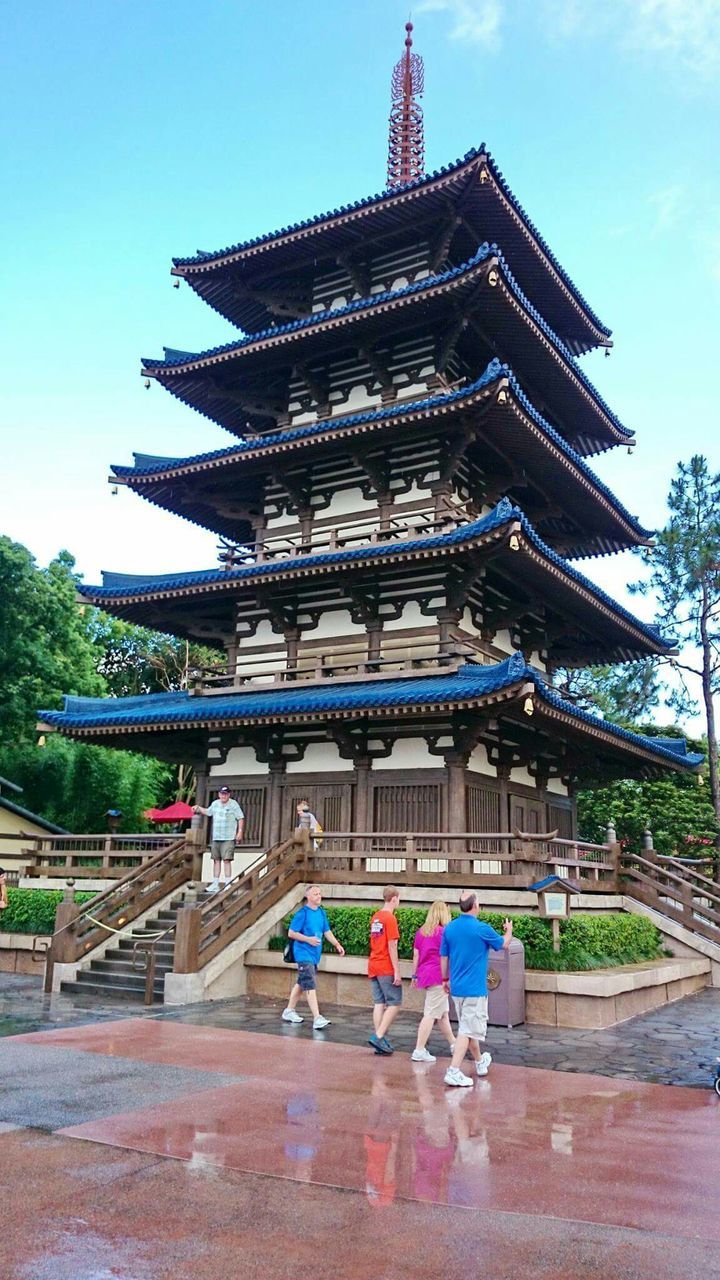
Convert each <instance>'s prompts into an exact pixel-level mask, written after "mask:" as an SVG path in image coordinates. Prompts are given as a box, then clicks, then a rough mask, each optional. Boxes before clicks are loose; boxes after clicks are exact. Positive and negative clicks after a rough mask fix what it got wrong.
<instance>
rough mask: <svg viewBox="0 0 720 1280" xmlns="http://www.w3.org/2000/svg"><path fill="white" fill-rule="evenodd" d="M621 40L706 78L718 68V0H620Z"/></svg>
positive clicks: (719, 25) (719, 5) (719, 66)
mask: <svg viewBox="0 0 720 1280" xmlns="http://www.w3.org/2000/svg"><path fill="white" fill-rule="evenodd" d="M622 7H623V8H624V9H625V11H626V14H627V19H628V23H627V29H626V34H625V40H624V43H625V44H626V45H627V46H628V47H630V48H635V49H638V50H640V51H642V52H643V53H645V54H651V55H653V54H660V55H667V56H668V57H670V58H671V59H673V60H675V61H677V62H680V63H682V64H683V66H684V69H685V70H686V71H690V72H692V73H693V74H694V75H696V76H698V77H700V78H702V79H706V78H708V77H710V76H711V75H713V74H714V73H715V72H717V71H718V69H720V0H622Z"/></svg>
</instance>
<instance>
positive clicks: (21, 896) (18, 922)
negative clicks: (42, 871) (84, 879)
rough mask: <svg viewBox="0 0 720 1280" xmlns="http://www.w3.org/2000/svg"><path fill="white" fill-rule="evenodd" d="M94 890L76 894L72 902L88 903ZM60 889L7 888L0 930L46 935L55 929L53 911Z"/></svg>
mask: <svg viewBox="0 0 720 1280" xmlns="http://www.w3.org/2000/svg"><path fill="white" fill-rule="evenodd" d="M94 897H95V894H94V893H90V892H88V893H84V892H83V893H76V894H75V901H76V902H80V903H82V902H88V901H89V900H90V898H94ZM62 898H63V895H62V891H61V890H60V889H8V904H7V907H6V908H5V910H4V911H2V912H0V929H1V930H2V932H3V933H42V934H50V933H52V932H53V930H54V928H55V912H56V911H57V906H58V903H59V902H62Z"/></svg>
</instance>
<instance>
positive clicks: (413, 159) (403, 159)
mask: <svg viewBox="0 0 720 1280" xmlns="http://www.w3.org/2000/svg"><path fill="white" fill-rule="evenodd" d="M412 29H413V24H412V22H406V23H405V30H406V32H407V35H406V37H405V52H404V54H403V56H402V58H401V59H400V61H399V62H398V63H396V64H395V68H394V70H393V73H392V85H391V89H390V95H391V98H392V107H391V109H390V142H389V146H388V186H389V187H401V186H403V185H404V184H405V183H406V182H412V181H413V179H414V178H421V177H422V176H423V174H424V173H425V138H424V133H423V113H422V107H421V106H420V104H419V102H416V101H415V99H416V98H419V97H421V96H422V92H423V89H424V88H425V69H424V67H423V60H422V58H421V57H420V55H419V54H417V53H411V52H410V50H411V49H412V34H411V32H412Z"/></svg>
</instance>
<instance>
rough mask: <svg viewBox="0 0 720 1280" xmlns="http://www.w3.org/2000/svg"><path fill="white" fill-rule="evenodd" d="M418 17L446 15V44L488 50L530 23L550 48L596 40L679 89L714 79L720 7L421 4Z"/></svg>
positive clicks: (548, 1)
mask: <svg viewBox="0 0 720 1280" xmlns="http://www.w3.org/2000/svg"><path fill="white" fill-rule="evenodd" d="M419 12H420V13H441V14H444V15H446V17H447V22H448V31H447V34H448V37H449V39H451V40H459V41H464V42H466V43H472V44H479V45H484V46H485V47H486V48H491V49H497V48H499V47H500V45H501V43H502V36H503V33H504V29H505V28H506V27H508V26H509V25H510V24H511V23H522V24H523V25H524V26H525V27H528V26H529V25H530V24H531V23H532V24H533V27H534V29H535V31H536V33H537V37H538V39H539V40H542V41H545V42H546V43H549V44H557V43H560V42H569V41H572V40H575V39H583V40H588V39H590V40H596V39H597V38H598V36H599V35H600V34H602V35H603V36H604V37H605V38H606V39H607V40H609V41H610V42H611V43H614V44H616V45H617V46H619V47H620V48H621V49H623V50H625V52H626V53H632V54H633V55H634V56H640V57H643V58H646V59H647V58H649V59H651V60H652V61H654V62H662V63H663V64H666V65H668V66H669V67H671V68H674V69H675V70H678V71H680V72H681V73H682V74H683V76H685V78H686V83H690V84H692V83H698V82H702V81H706V80H709V79H711V78H712V77H713V76H715V75H716V74H717V73H718V72H720V0H605V3H604V4H602V5H598V4H593V3H591V0H514V3H512V4H510V3H509V0H505V2H504V3H503V0H424V3H422V4H421V5H420V10H419ZM688 76H691V77H692V80H688Z"/></svg>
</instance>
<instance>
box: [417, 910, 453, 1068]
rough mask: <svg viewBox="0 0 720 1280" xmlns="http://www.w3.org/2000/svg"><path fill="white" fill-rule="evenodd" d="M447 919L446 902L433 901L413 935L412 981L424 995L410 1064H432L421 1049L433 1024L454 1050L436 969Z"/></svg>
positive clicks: (445, 997) (447, 1004)
mask: <svg viewBox="0 0 720 1280" xmlns="http://www.w3.org/2000/svg"><path fill="white" fill-rule="evenodd" d="M450 920H451V916H450V908H449V907H448V905H447V903H445V902H441V901H440V900H439V899H438V901H437V902H433V904H432V906H431V908H430V910H429V911H428V913H427V916H426V917H425V923H424V925H422V926H421V928H419V929H418V931H417V933H416V934H415V941H414V943H413V974H412V976H413V982H415V983H416V985H417V986H418V988H419V989H420V990H421V991H423V990H424V992H425V1007H424V1009H423V1016H422V1018H421V1020H420V1024H419V1026H418V1032H417V1044H416V1045H415V1049H414V1051H413V1055H412V1060H413V1062H435V1061H436V1059H435V1058H434V1057H433V1055H432V1054H431V1053H428V1051H427V1049H426V1048H425V1046H426V1044H427V1041H428V1036H429V1035H430V1032H431V1031H432V1029H433V1024H434V1023H435V1022H438V1023H439V1025H440V1030H441V1031H442V1033H443V1035H444V1036H445V1039H446V1040H447V1042H448V1044H449V1045H450V1049H451V1050H453V1049H454V1048H455V1036H454V1035H453V1030H452V1027H451V1026H450V1017H449V1012H450V1001H449V999H448V994H447V991H446V990H445V988H444V986H443V984H442V972H441V969H440V942H441V940H442V936H443V929H444V927H445V925H446V924H449V923H450Z"/></svg>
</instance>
